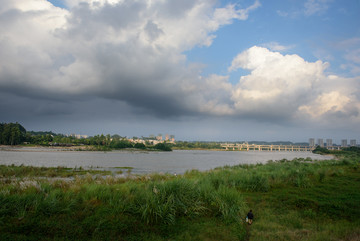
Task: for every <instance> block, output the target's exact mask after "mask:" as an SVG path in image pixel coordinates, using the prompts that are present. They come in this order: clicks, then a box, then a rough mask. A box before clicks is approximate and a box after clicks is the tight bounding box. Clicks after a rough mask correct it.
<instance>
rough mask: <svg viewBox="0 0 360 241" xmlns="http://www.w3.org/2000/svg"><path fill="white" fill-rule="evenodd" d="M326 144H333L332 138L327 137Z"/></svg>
mask: <svg viewBox="0 0 360 241" xmlns="http://www.w3.org/2000/svg"><path fill="white" fill-rule="evenodd" d="M326 146H327V147H329V146H333V143H332V139H326Z"/></svg>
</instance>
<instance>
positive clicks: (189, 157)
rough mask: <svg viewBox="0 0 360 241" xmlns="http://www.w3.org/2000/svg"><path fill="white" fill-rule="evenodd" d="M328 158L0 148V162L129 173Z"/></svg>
mask: <svg viewBox="0 0 360 241" xmlns="http://www.w3.org/2000/svg"><path fill="white" fill-rule="evenodd" d="M307 157H310V158H311V159H317V160H325V159H331V157H329V156H321V155H317V154H313V153H311V152H277V151H274V152H269V151H211V150H174V151H172V152H146V151H112V152H91V151H59V150H58V149H51V148H28V147H22V148H1V149H0V165H11V164H15V165H26V166H37V167H58V166H62V167H71V168H74V167H82V168H97V169H103V170H111V169H114V168H117V169H118V168H121V167H131V168H133V169H132V173H135V174H146V173H155V172H156V173H172V174H173V173H177V174H182V173H184V172H186V171H187V170H192V169H196V170H199V171H205V170H210V169H213V168H216V167H221V166H225V165H229V166H233V165H238V164H256V163H266V162H267V161H268V160H274V161H275V160H281V159H283V158H286V159H288V160H292V159H294V158H307Z"/></svg>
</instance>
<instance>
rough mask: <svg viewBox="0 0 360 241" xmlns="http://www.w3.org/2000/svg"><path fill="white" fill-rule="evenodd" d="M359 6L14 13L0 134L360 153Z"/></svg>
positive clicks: (54, 0) (67, 4)
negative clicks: (331, 147)
mask: <svg viewBox="0 0 360 241" xmlns="http://www.w3.org/2000/svg"><path fill="white" fill-rule="evenodd" d="M359 23H360V1H359V0H346V1H343V0H303V1H301V0H272V1H265V0H218V1H217V0H168V1H166V0H49V1H47V0H2V1H1V5H0V122H5V123H6V122H19V123H20V124H22V125H23V126H24V127H25V128H26V129H27V130H34V131H53V132H55V133H63V134H70V133H76V134H82V135H97V134H119V135H121V136H127V137H133V136H137V137H141V136H149V135H151V134H153V135H157V134H160V133H161V134H163V135H165V134H170V135H175V139H176V140H187V141H253V140H257V141H280V140H283V141H293V142H307V141H308V140H309V138H324V139H327V138H331V139H333V142H334V143H339V144H340V142H341V140H342V139H349V140H350V139H356V140H357V143H359V142H360V24H359Z"/></svg>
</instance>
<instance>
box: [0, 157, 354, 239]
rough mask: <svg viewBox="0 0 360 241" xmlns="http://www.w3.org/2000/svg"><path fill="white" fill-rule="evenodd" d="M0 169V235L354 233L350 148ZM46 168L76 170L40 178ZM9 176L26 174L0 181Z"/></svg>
mask: <svg viewBox="0 0 360 241" xmlns="http://www.w3.org/2000/svg"><path fill="white" fill-rule="evenodd" d="M0 170H1V172H0V173H1V176H2V179H1V181H0V183H1V185H0V240H359V239H360V193H359V190H360V165H359V155H358V154H357V153H355V154H354V153H346V155H345V156H343V157H339V160H328V161H312V160H309V159H294V160H292V161H288V160H281V161H279V162H271V161H270V162H269V163H268V164H265V165H262V164H258V165H239V166H234V167H222V168H217V169H215V170H212V171H208V172H199V171H197V170H191V171H188V172H186V173H185V174H184V175H178V176H173V175H160V174H156V173H155V174H151V175H144V176H138V177H136V178H135V177H132V178H130V177H128V178H116V177H114V176H106V177H104V176H101V175H95V176H94V175H93V174H90V173H88V174H85V175H83V173H82V172H78V169H76V170H69V169H66V168H65V169H61V168H60V169H59V171H57V169H56V168H55V169H52V168H39V169H38V168H30V167H24V166H21V167H15V166H1V167H0ZM130 170H131V169H130ZM51 172H55V173H58V174H57V175H60V176H61V175H63V173H72V174H73V175H74V178H73V179H70V180H55V181H51V178H49V179H43V178H38V177H40V176H47V177H51V175H50V176H49V174H48V173H51ZM79 173H82V174H81V175H79ZM14 175H15V176H17V175H19V176H22V177H26V178H23V179H21V178H20V179H16V180H12V181H6V180H9V179H10V177H13V176H14ZM250 208H251V209H252V210H253V213H254V215H255V218H254V223H253V225H251V226H248V225H246V224H245V223H244V218H245V216H246V213H247V211H248V210H249V209H250Z"/></svg>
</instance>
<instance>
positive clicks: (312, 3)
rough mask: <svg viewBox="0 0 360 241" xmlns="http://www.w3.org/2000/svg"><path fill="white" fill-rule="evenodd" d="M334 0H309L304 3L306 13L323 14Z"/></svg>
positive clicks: (309, 14)
mask: <svg viewBox="0 0 360 241" xmlns="http://www.w3.org/2000/svg"><path fill="white" fill-rule="evenodd" d="M330 2H332V0H307V1H306V3H305V4H304V6H305V15H306V16H311V15H314V14H322V13H324V12H326V10H327V9H328V8H329V3H330Z"/></svg>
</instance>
